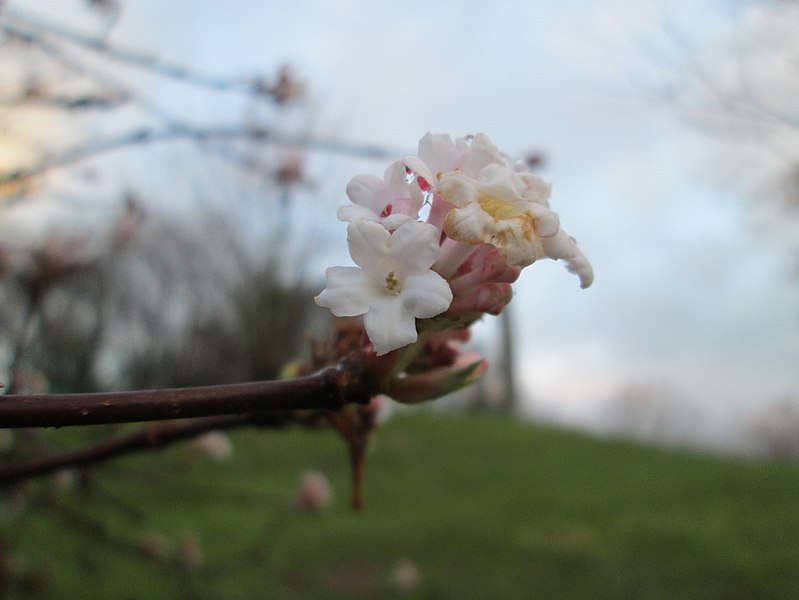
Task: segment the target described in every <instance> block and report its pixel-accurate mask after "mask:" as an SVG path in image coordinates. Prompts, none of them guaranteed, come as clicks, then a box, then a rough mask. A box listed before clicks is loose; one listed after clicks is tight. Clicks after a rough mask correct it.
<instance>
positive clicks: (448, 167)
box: [402, 133, 508, 191]
mask: <svg viewBox="0 0 799 600" xmlns="http://www.w3.org/2000/svg"><path fill="white" fill-rule="evenodd" d="M402 163H403V164H404V165H405V166H406V167H407V168H408V169H409V170H411V171H412V172H414V173H416V176H417V181H419V180H421V181H419V187H420V188H421V189H422V190H423V191H428V190H429V189H431V188H432V187H434V186H435V184H436V182H437V180H438V178H439V177H440V176H441V175H442V174H444V173H447V172H449V171H454V170H456V169H457V170H459V171H462V172H463V173H466V174H467V175H472V176H474V175H477V173H479V172H480V170H481V169H483V168H484V167H486V166H488V165H490V164H503V165H505V164H508V161H507V158H506V157H505V156H503V155H502V154H501V153H500V152H499V150H497V147H496V146H495V145H494V144H493V143H492V142H491V140H490V139H489V138H488V136H487V135H486V134H484V133H478V134H476V135H470V136H465V137H459V138H456V139H455V140H454V141H453V139H452V138H451V137H450V136H449V135H448V134H446V133H439V134H433V133H427V134H426V135H425V136H424V137H423V138H422V139H421V140H419V149H418V155H417V156H406V157H405V158H403V159H402Z"/></svg>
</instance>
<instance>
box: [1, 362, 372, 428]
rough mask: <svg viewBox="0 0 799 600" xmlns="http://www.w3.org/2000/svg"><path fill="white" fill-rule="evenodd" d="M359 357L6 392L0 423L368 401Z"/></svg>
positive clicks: (133, 418)
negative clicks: (95, 389) (72, 390)
mask: <svg viewBox="0 0 799 600" xmlns="http://www.w3.org/2000/svg"><path fill="white" fill-rule="evenodd" d="M375 387H376V386H375V385H374V383H373V382H372V381H370V378H369V377H368V374H367V373H365V372H364V369H363V367H362V366H361V363H360V361H358V360H356V359H349V360H348V359H345V360H343V361H341V362H340V363H339V364H338V365H337V366H335V367H329V368H327V369H323V370H322V371H319V372H317V373H315V374H313V375H308V376H306V377H298V378H296V379H286V380H280V381H261V382H255V383H238V384H230V385H217V386H206V387H194V388H178V389H171V390H143V391H132V392H113V393H93V394H38V395H31V396H23V395H19V396H16V395H8V396H3V397H2V398H0V427H6V428H20V427H61V426H65V425H98V424H105V423H136V422H140V421H161V420H168V419H183V418H193V417H204V416H209V415H230V414H245V413H254V412H262V411H267V412H274V411H277V412H281V411H292V410H308V409H322V410H338V409H340V408H342V407H343V406H345V405H346V404H350V403H357V404H367V403H368V402H369V400H370V398H371V396H372V395H374V394H376V393H378V390H377V389H374V388H375Z"/></svg>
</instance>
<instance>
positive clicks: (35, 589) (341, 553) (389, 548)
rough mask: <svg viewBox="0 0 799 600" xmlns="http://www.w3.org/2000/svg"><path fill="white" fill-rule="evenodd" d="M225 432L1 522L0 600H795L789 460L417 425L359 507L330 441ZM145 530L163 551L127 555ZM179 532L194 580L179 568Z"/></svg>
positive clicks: (798, 514) (392, 439) (517, 427)
mask: <svg viewBox="0 0 799 600" xmlns="http://www.w3.org/2000/svg"><path fill="white" fill-rule="evenodd" d="M233 439H234V443H235V449H236V451H235V455H234V458H233V459H232V460H230V461H228V462H225V463H215V462H213V461H211V460H208V459H202V460H197V459H196V458H192V452H191V450H190V449H189V448H188V447H185V446H184V447H176V448H172V449H170V450H169V451H168V452H166V453H165V454H152V455H142V456H138V457H127V458H124V459H122V460H119V461H117V462H115V463H112V464H110V465H108V466H105V467H103V468H100V469H98V470H97V471H96V473H95V476H94V477H92V478H91V479H90V482H91V483H90V485H89V487H88V489H86V490H82V491H81V490H73V491H70V492H67V493H63V492H62V493H60V494H59V495H54V496H53V500H50V501H48V500H44V501H42V502H41V503H37V504H34V505H32V506H28V508H27V509H26V510H25V511H24V512H22V513H21V514H19V515H17V516H9V514H8V513H9V511H8V510H6V512H5V513H4V516H3V519H2V523H0V540H2V543H3V544H4V545H5V550H6V554H7V556H10V557H12V559H13V561H16V562H17V563H20V564H24V565H27V567H26V568H27V569H28V572H29V573H30V574H29V575H28V576H27V579H29V580H30V581H28V582H27V584H26V585H28V586H30V587H29V588H26V587H25V586H23V585H22V584H15V585H14V586H12V587H10V588H7V592H8V593H9V594H10V596H9V597H27V596H28V595H29V596H31V597H33V596H35V597H37V598H47V597H52V598H142V599H152V598H195V597H196V598H219V599H222V598H224V599H233V598H383V597H386V598H403V597H411V598H481V599H485V598H546V599H548V598H614V599H615V598H647V599H652V598H702V599H707V598H720V599H721V598H724V599H735V598H741V599H744V598H745V599H752V598H756V599H760V598H799V467H797V466H796V465H788V464H762V463H755V462H746V461H743V460H735V459H728V458H717V457H708V456H700V455H695V454H690V453H687V452H676V451H668V450H662V449H657V448H650V447H645V446H641V445H637V444H633V443H627V442H616V441H607V440H600V439H596V438H592V437H590V436H586V435H582V434H578V433H573V432H566V431H559V430H555V429H549V428H545V427H540V426H535V425H531V424H527V423H520V422H515V421H509V420H506V419H501V418H497V417H490V416H475V415H454V414H441V415H439V414H429V413H420V414H413V415H407V416H401V417H397V418H395V419H393V420H391V421H390V422H388V423H386V424H385V425H384V426H383V427H382V428H381V429H380V430H379V432H378V434H377V436H376V438H375V439H374V444H373V446H372V450H371V453H370V456H369V463H368V468H367V473H366V482H365V489H364V492H365V502H366V505H365V508H364V509H363V510H362V511H361V512H359V513H355V512H353V511H351V510H350V509H349V507H348V495H349V487H348V486H349V471H348V464H347V457H346V451H345V448H344V446H343V443H342V442H341V441H340V440H339V439H338V438H337V437H336V435H335V434H333V433H332V432H322V433H319V432H307V431H301V430H290V431H283V432H272V431H261V432H259V431H242V432H238V433H236V434H234V435H233ZM165 457H168V460H164V458H165ZM306 469H318V470H321V471H323V472H324V473H326V474H327V475H328V476H329V477H330V479H331V480H332V482H333V485H334V489H335V494H336V498H335V502H334V504H333V505H332V507H331V508H329V509H327V510H325V511H321V512H317V513H302V512H298V511H295V510H293V509H292V508H291V498H292V494H293V491H294V490H295V488H296V486H297V484H298V481H299V478H300V475H301V474H302V472H303V471H305V470H306ZM147 535H149V536H151V537H152V536H154V535H158V536H163V537H164V541H165V547H164V551H165V554H164V557H163V558H153V557H147V556H145V555H144V554H142V553H141V552H139V551H137V550H136V549H135V542H136V541H137V540H140V539H142V536H147ZM186 536H193V537H194V538H195V539H196V541H197V543H198V545H199V547H200V548H201V551H202V554H203V556H204V560H203V561H202V564H201V566H200V567H198V568H196V569H187V568H182V567H180V566H178V565H177V562H176V560H175V559H174V558H173V557H174V555H175V554H176V552H177V550H176V549H177V547H178V545H179V540H180V539H182V538H185V537H186ZM7 560H9V559H7ZM400 565H405V566H404V567H403V568H402V569H401V570H404V571H405V575H406V577H408V581H407V582H406V586H405V588H403V586H401V585H399V584H398V583H397V582H396V581H395V579H396V577H397V569H398V567H399V566H400ZM17 568H18V569H20V568H22V567H19V566H18V567H17ZM413 575H415V577H414V576H413Z"/></svg>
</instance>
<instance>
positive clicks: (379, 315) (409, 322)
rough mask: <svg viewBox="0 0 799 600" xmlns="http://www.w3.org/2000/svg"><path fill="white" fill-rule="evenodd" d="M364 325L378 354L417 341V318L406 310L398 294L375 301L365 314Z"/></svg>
mask: <svg viewBox="0 0 799 600" xmlns="http://www.w3.org/2000/svg"><path fill="white" fill-rule="evenodd" d="M363 325H364V328H365V329H366V333H368V334H369V339H370V340H372V343H373V344H374V345H375V352H376V353H377V355H378V356H381V355H383V354H386V353H388V352H391V351H392V350H396V349H397V348H402V347H403V346H407V345H408V344H412V343H413V342H415V341H416V338H417V334H416V319H415V318H414V316H413V315H412V314H411V313H410V312H408V311H407V310H405V307H404V306H403V304H402V302H401V301H400V299H399V297H398V296H384V297H380V298H377V299H375V300H374V301H373V303H372V306H371V307H370V308H369V312H367V313H366V314H365V315H364V318H363Z"/></svg>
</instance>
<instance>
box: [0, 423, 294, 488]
mask: <svg viewBox="0 0 799 600" xmlns="http://www.w3.org/2000/svg"><path fill="white" fill-rule="evenodd" d="M253 422H254V418H253V417H252V415H249V414H244V415H223V416H218V417H206V418H203V419H196V420H193V421H180V422H169V423H159V424H157V425H148V426H146V427H144V428H142V429H141V430H140V431H137V432H135V433H132V434H128V435H125V436H122V437H118V438H112V439H109V440H104V441H102V442H100V443H98V444H94V445H91V446H88V447H85V448H81V449H80V450H75V451H72V452H65V453H63V454H57V455H54V456H45V457H39V458H34V459H31V460H27V461H22V462H15V463H8V464H3V465H0V485H11V484H14V483H18V482H20V481H22V480H25V479H31V478H33V477H39V476H41V475H48V474H50V473H55V472H56V471H60V470H61V469H67V468H70V469H71V468H82V467H89V466H92V465H95V464H97V463H100V462H104V461H106V460H109V459H111V458H114V457H117V456H121V455H123V454H130V453H133V452H139V451H142V450H154V449H157V448H163V447H164V446H167V445H169V444H173V443H175V442H180V441H183V440H186V439H190V438H193V437H195V436H198V435H200V434H202V433H206V432H208V431H215V430H221V429H232V428H235V427H242V426H244V425H251V424H253ZM277 422H278V421H277V420H275V423H277ZM259 424H261V423H260V422H259Z"/></svg>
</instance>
